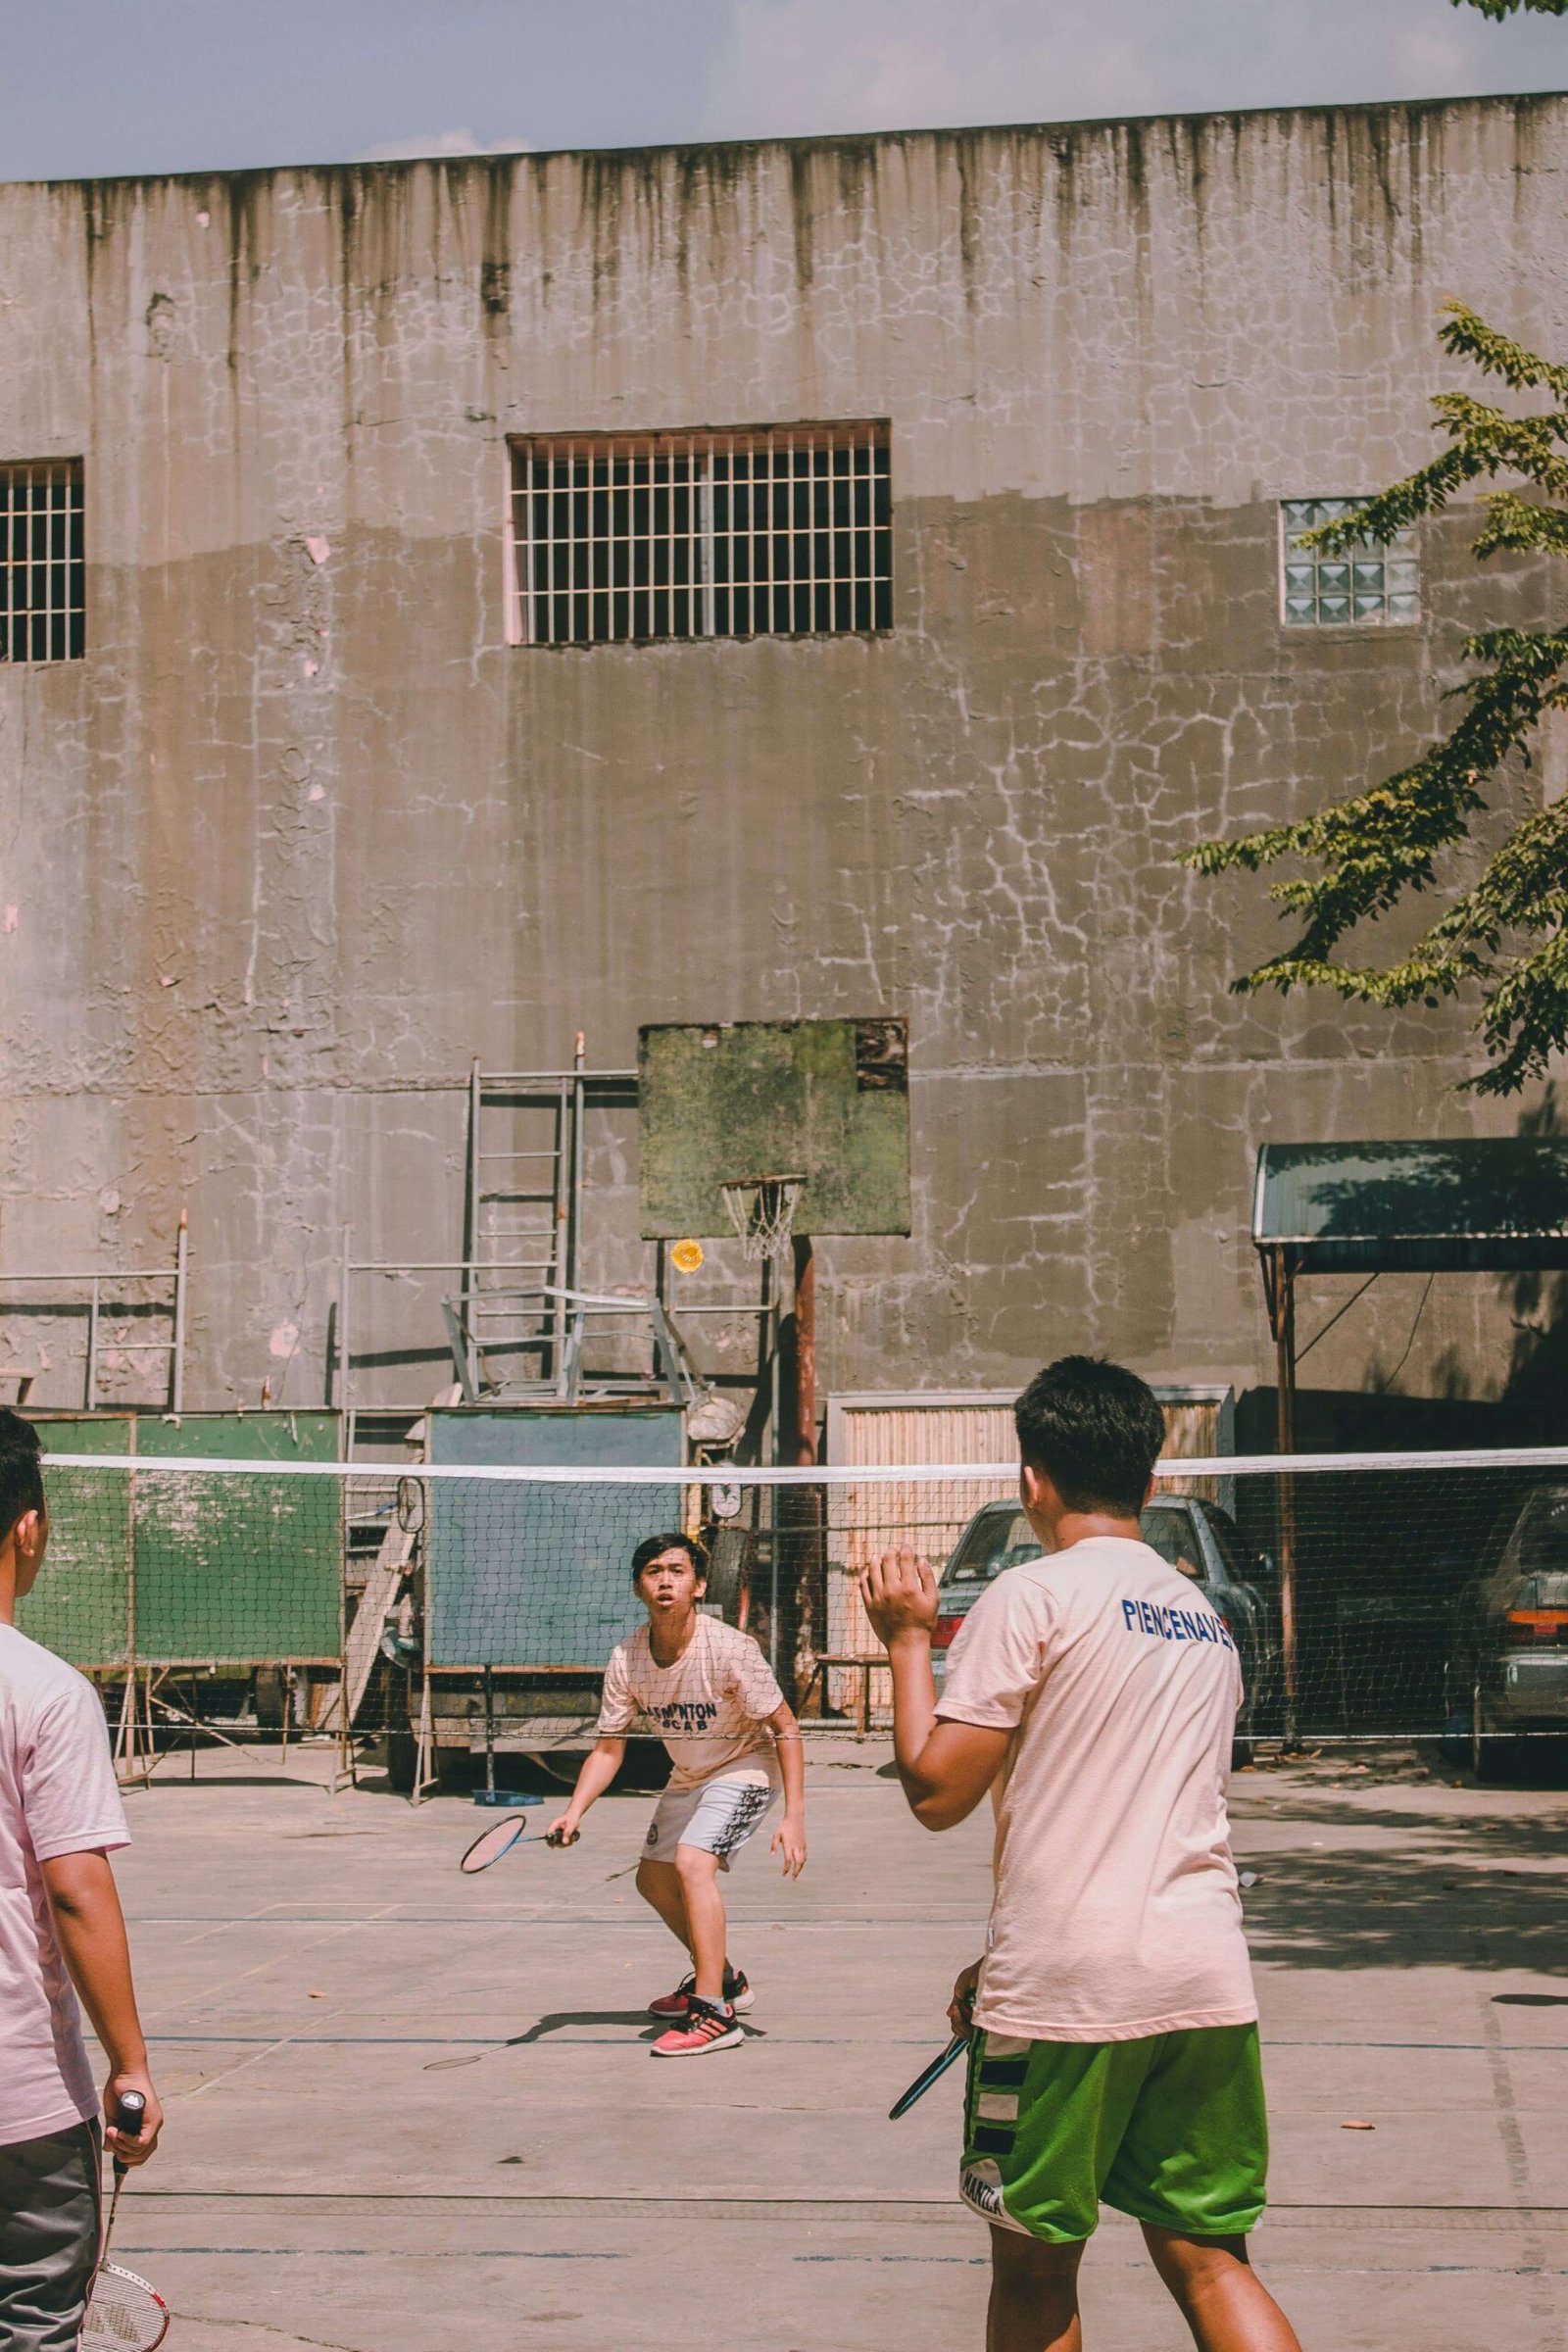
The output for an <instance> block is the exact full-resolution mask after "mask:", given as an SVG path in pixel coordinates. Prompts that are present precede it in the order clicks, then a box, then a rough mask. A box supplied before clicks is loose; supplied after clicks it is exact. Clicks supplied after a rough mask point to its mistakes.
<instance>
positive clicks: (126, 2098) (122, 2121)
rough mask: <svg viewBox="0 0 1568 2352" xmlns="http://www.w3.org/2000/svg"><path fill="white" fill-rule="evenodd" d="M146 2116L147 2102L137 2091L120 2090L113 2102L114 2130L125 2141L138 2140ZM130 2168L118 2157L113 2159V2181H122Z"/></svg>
mask: <svg viewBox="0 0 1568 2352" xmlns="http://www.w3.org/2000/svg"><path fill="white" fill-rule="evenodd" d="M146 2114H147V2101H146V2098H145V2096H144V2095H143V2093H142V2092H141V2091H139V2090H123V2091H122V2092H121V2094H120V2096H119V2098H118V2099H116V2101H115V2130H116V2131H123V2133H124V2135H125V2137H126V2138H127V2139H140V2137H141V2128H142V2124H143V2122H144V2120H145V2118H146ZM129 2170H130V2167H129V2166H128V2165H127V2164H125V2163H123V2161H122V2159H121V2158H120V2157H118V2156H117V2157H116V2158H115V2179H116V2180H123V2179H124V2178H125V2175H126V2173H127V2172H128V2171H129Z"/></svg>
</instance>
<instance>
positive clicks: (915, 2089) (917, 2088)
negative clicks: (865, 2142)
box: [888, 2034, 969, 2124]
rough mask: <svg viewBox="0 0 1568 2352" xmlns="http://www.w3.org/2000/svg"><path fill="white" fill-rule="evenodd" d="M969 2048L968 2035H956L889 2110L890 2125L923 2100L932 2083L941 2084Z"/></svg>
mask: <svg viewBox="0 0 1568 2352" xmlns="http://www.w3.org/2000/svg"><path fill="white" fill-rule="evenodd" d="M968 2047H969V2036H968V2034H955V2035H954V2036H953V2039H952V2040H951V2041H950V2042H949V2044H948V2046H947V2048H946V2049H945V2050H944V2051H943V2053H942V2055H941V2057H940V2058H933V2059H932V2061H931V2063H930V2065H929V2066H928V2067H926V2068H925V2070H924V2072H923V2073H921V2074H918V2075H916V2076H915V2078H914V2081H913V2082H911V2083H910V2084H909V2087H908V2089H907V2091H905V2092H904V2093H903V2094H902V2096H901V2097H899V2098H896V2099H895V2100H894V2102H893V2104H892V2106H891V2107H890V2108H889V2109H888V2122H889V2123H890V2124H896V2123H897V2122H898V2120H899V2118H900V2116H901V2115H907V2114H908V2112H909V2109H910V2108H911V2107H912V2106H913V2105H914V2102H915V2100H916V2099H923V2098H924V2097H925V2094H926V2092H927V2091H928V2090H929V2089H930V2087H931V2085H932V2083H933V2082H941V2080H942V2077H943V2076H944V2075H945V2074H946V2073H947V2071H948V2069H949V2067H950V2066H952V2065H953V2064H954V2063H955V2062H956V2060H957V2059H959V2058H961V2057H962V2056H963V2053H964V2051H965V2050H966V2049H967V2048H968Z"/></svg>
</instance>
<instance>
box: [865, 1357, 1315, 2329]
mask: <svg viewBox="0 0 1568 2352" xmlns="http://www.w3.org/2000/svg"><path fill="white" fill-rule="evenodd" d="M1016 1417H1017V1429H1018V1442H1019V1448H1020V1451H1021V1454H1022V1464H1021V1467H1020V1470H1019V1481H1018V1483H1019V1494H1020V1497H1021V1499H1022V1502H1023V1507H1024V1510H1025V1512H1026V1514H1027V1516H1028V1520H1029V1524H1030V1526H1031V1527H1032V1528H1033V1530H1034V1532H1035V1534H1036V1535H1037V1536H1038V1537H1039V1539H1040V1549H1041V1553H1042V1557H1041V1558H1039V1559H1037V1560H1025V1561H1024V1562H1022V1563H1021V1564H1020V1565H1019V1566H1017V1567H1014V1568H1009V1569H1006V1570H1005V1571H1004V1572H1003V1574H1002V1575H1001V1576H999V1577H998V1578H997V1579H996V1581H995V1583H994V1584H992V1585H991V1586H990V1587H989V1588H988V1589H987V1591H986V1592H985V1593H983V1594H982V1596H981V1598H980V1599H979V1600H978V1601H977V1602H976V1604H975V1606H974V1608H973V1609H971V1611H970V1612H969V1614H968V1616H967V1617H966V1618H965V1620H964V1623H963V1627H962V1630H961V1631H960V1633H959V1634H958V1637H957V1639H956V1642H955V1643H954V1645H953V1648H952V1651H951V1652H950V1655H949V1662H948V1675H947V1683H946V1687H945V1689H944V1691H943V1694H942V1698H941V1700H940V1702H939V1701H938V1700H937V1697H936V1694H935V1691H934V1688H933V1685H932V1679H931V1628H932V1624H933V1622H934V1620H935V1617H936V1614H937V1593H936V1583H935V1579H934V1578H933V1576H932V1574H931V1570H930V1569H929V1567H928V1566H927V1565H926V1563H925V1562H924V1561H923V1560H920V1561H916V1560H915V1559H914V1558H913V1556H912V1555H911V1554H910V1553H909V1552H907V1551H904V1552H890V1553H888V1554H887V1555H886V1556H885V1557H884V1558H883V1560H882V1561H881V1563H880V1564H879V1566H878V1567H876V1568H875V1569H873V1570H872V1571H871V1573H870V1575H869V1577H868V1578H867V1583H866V1604H867V1607H868V1610H869V1612H870V1617H871V1622H872V1624H873V1625H874V1626H875V1628H876V1631H877V1633H878V1634H879V1635H880V1637H881V1639H882V1640H883V1642H885V1643H886V1644H887V1649H888V1658H889V1662H890V1664H891V1666H892V1670H893V1704H894V1748H895V1753H896V1756H897V1760H898V1768H899V1777H900V1779H901V1780H902V1781H903V1784H904V1790H905V1794H906V1796H907V1799H908V1801H909V1806H910V1809H911V1811H912V1812H913V1813H914V1815H915V1817H916V1819H917V1820H919V1821H921V1822H923V1823H924V1824H925V1826H926V1828H927V1829H929V1830H946V1829H951V1828H952V1827H953V1826H954V1824H955V1823H956V1822H960V1821H963V1820H964V1819H966V1817H967V1816H968V1815H969V1814H970V1813H972V1812H973V1811H974V1809H975V1807H976V1805H978V1804H979V1802H980V1800H981V1798H982V1797H983V1796H985V1794H986V1793H987V1791H988V1790H992V1789H994V1790H995V1791H996V1808H997V1839H996V1896H995V1901H994V1904H993V1907H992V1913H991V1927H990V1933H989V1936H988V1938H987V1948H986V1954H985V1958H984V1959H983V1960H981V1961H980V1962H978V1963H977V1965H976V1966H975V1967H974V1968H972V1969H969V1970H967V1971H966V1972H965V1974H964V1975H963V1976H962V1977H960V1978H959V1980H958V1983H957V1985H956V1986H955V1987H954V1999H953V2009H952V2011H951V2012H950V2014H951V2015H952V2018H953V2022H954V2028H955V2031H956V2032H959V2033H961V2032H964V2031H966V2030H967V2029H968V2028H969V2025H970V2007H971V2002H972V2028H973V2030H972V2034H971V2044H970V2053H969V2088H968V2096H967V2102H966V2109H965V2127H964V2152H963V2161H962V2168H961V2173H960V2194H961V2195H962V2197H963V2199H964V2201H965V2203H966V2204H968V2205H969V2206H970V2207H971V2208H972V2209H973V2210H974V2211H975V2212H977V2213H979V2214H980V2215H982V2216H983V2217H984V2218H985V2220H986V2221H988V2222H989V2223H990V2225H991V2241H992V2288H991V2312H990V2324H989V2329H988V2333H987V2338H986V2341H987V2346H988V2352H1080V2346H1081V2344H1082V2341H1083V2338H1082V2334H1081V2331H1080V2327H1079V2319H1078V2289H1077V2279H1078V2265H1079V2262H1080V2260H1081V2258H1082V2255H1083V2250H1084V2245H1085V2241H1086V2240H1087V2239H1088V2237H1089V2235H1090V2233H1091V2231H1092V2230H1093V2229H1095V2227H1096V2224H1097V2222H1098V2220H1099V2209H1100V2206H1101V2204H1102V2202H1103V2203H1105V2204H1108V2205H1113V2206H1115V2207H1117V2208H1118V2209H1119V2210H1120V2211H1121V2212H1123V2213H1127V2214H1131V2215H1132V2217H1133V2219H1134V2220H1135V2221H1137V2222H1140V2223H1141V2224H1142V2225H1143V2231H1144V2238H1145V2242H1146V2244H1147V2245H1148V2248H1149V2251H1150V2254H1151V2255H1152V2259H1153V2263H1154V2267H1155V2269H1156V2270H1157V2271H1158V2273H1159V2276H1160V2278H1162V2279H1163V2280H1164V2282H1165V2285H1166V2286H1167V2287H1168V2288H1169V2289H1170V2292H1171V2294H1172V2295H1173V2296H1174V2297H1175V2299H1176V2301H1177V2303H1178V2304H1179V2306H1180V2308H1181V2311H1182V2315H1183V2317H1184V2319H1185V2320H1186V2322H1187V2325H1188V2327H1190V2329H1191V2330H1192V2334H1193V2338H1194V2341H1195V2342H1196V2343H1197V2344H1198V2345H1199V2346H1200V2348H1201V2352H1299V2344H1298V2342H1297V2338H1296V2334H1295V2332H1294V2330H1293V2329H1292V2327H1291V2325H1290V2323H1289V2321H1288V2320H1287V2319H1286V2318H1285V2315H1284V2314H1283V2312H1282V2311H1281V2310H1280V2309H1279V2307H1278V2305H1277V2304H1276V2303H1275V2302H1274V2300H1273V2299H1272V2297H1271V2296H1270V2295H1269V2294H1268V2293H1267V2291H1266V2290H1265V2288H1264V2287H1263V2286H1262V2285H1261V2284H1260V2283H1259V2281H1258V2279H1257V2278H1256V2276H1255V2275H1254V2273H1253V2272H1252V2271H1251V2269H1250V2267H1249V2264H1248V2259H1247V2232H1248V2231H1249V2230H1250V2229H1251V2228H1252V2226H1253V2224H1254V2223H1255V2222H1256V2221H1257V2219H1258V2216H1259V2215H1260V2214H1261V2212H1262V2210H1263V2184H1264V2174H1265V2170H1266V2166H1267V2155H1268V2127H1267V2120H1266V2117H1265V2114H1264V2107H1263V2085H1262V2079H1261V2076H1260V2074H1259V2071H1258V2054H1257V2025H1256V2019H1257V2003H1256V2000H1255V1998H1254V1996H1253V1992H1252V1983H1251V1971H1250V1963H1249V1959H1248V1952H1247V1945H1246V1942H1245V1940H1244V1938H1243V1935H1242V1911H1241V1898H1240V1895H1239V1893H1238V1890H1237V1880H1236V1870H1235V1866H1234V1864H1233V1863H1232V1861H1231V1854H1230V1845H1229V1825H1228V1823H1227V1820H1226V1814H1225V1795H1224V1789H1225V1775H1226V1771H1227V1769H1228V1766H1229V1762H1230V1747H1231V1737H1232V1732H1233V1729H1234V1726H1235V1720H1236V1708H1237V1702H1238V1700H1239V1698H1240V1696H1241V1675H1240V1672H1239V1669H1238V1666H1237V1659H1236V1652H1235V1649H1234V1647H1233V1645H1232V1643H1231V1640H1230V1636H1229V1635H1228V1633H1227V1632H1226V1630H1225V1627H1224V1625H1223V1624H1222V1623H1221V1621H1220V1619H1219V1618H1218V1617H1217V1616H1216V1615H1215V1614H1214V1612H1213V1610H1212V1609H1210V1608H1209V1607H1208V1606H1207V1605H1206V1604H1205V1603H1204V1602H1203V1601H1202V1599H1201V1597H1200V1596H1199V1595H1197V1594H1196V1593H1194V1591H1193V1588H1192V1585H1191V1583H1190V1582H1189V1581H1188V1580H1187V1579H1186V1578H1185V1577H1183V1576H1181V1575H1179V1574H1178V1573H1177V1571H1176V1570H1175V1569H1173V1568H1170V1567H1168V1566H1167V1565H1166V1563H1165V1562H1164V1561H1163V1560H1162V1559H1161V1558H1160V1557H1159V1554H1158V1553H1157V1552H1155V1551H1154V1550H1152V1548H1151V1547H1150V1546H1149V1545H1148V1544H1145V1543H1144V1542H1143V1541H1142V1538H1141V1536H1140V1532H1139V1514H1140V1512H1141V1511H1142V1509H1143V1506H1144V1504H1145V1503H1146V1502H1147V1501H1148V1499H1149V1495H1150V1493H1151V1490H1152V1482H1153V1470H1154V1464H1155V1462H1156V1460H1157V1459H1158V1456H1159V1451H1160V1447H1161V1446H1162V1444H1163V1441H1164V1417H1163V1415H1162V1413H1161V1411H1160V1408H1159V1404H1158V1401H1157V1399H1156V1398H1155V1397H1154V1396H1153V1394H1152V1391H1151V1390H1149V1389H1148V1388H1146V1387H1145V1385H1144V1383H1143V1382H1142V1381H1141V1380H1139V1379H1138V1378H1137V1377H1136V1375H1135V1374H1133V1373H1131V1372H1127V1371H1124V1370H1122V1368H1121V1367H1120V1366H1119V1365H1116V1364H1108V1363H1103V1362H1099V1361H1097V1360H1095V1359H1093V1358H1091V1357H1088V1356H1082V1355H1077V1356H1065V1357H1063V1358H1062V1360H1061V1361H1060V1362H1059V1363H1055V1364H1051V1365H1049V1366H1048V1367H1047V1369H1046V1370H1045V1371H1044V1372H1042V1373H1041V1374H1040V1375H1039V1377H1038V1378H1037V1379H1036V1380H1034V1381H1033V1382H1031V1384H1030V1386H1029V1387H1028V1388H1027V1389H1026V1390H1025V1391H1024V1393H1023V1395H1022V1396H1021V1397H1019V1399H1018V1403H1017V1407H1016Z"/></svg>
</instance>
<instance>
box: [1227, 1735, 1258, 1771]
mask: <svg viewBox="0 0 1568 2352" xmlns="http://www.w3.org/2000/svg"><path fill="white" fill-rule="evenodd" d="M1256 1757H1257V1742H1256V1740H1232V1741H1231V1770H1232V1772H1245V1771H1246V1770H1247V1769H1248V1767H1249V1765H1250V1764H1252V1763H1254V1762H1255V1761H1256Z"/></svg>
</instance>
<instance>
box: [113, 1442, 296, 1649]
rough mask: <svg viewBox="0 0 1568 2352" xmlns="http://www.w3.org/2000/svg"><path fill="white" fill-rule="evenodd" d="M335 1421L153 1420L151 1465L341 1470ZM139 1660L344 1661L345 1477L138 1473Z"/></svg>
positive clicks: (146, 1447) (144, 1447)
mask: <svg viewBox="0 0 1568 2352" xmlns="http://www.w3.org/2000/svg"><path fill="white" fill-rule="evenodd" d="M341 1434H342V1423H341V1420H340V1418H339V1416H338V1415H337V1414H336V1413H324V1412H320V1413H186V1414H183V1415H181V1417H180V1418H179V1419H178V1420H174V1419H172V1418H164V1417H161V1416H160V1417H155V1416H154V1415H152V1414H146V1415H144V1416H143V1417H142V1419H141V1421H140V1423H139V1425H138V1429H137V1445H136V1452H137V1455H138V1457H139V1458H140V1459H142V1460H150V1459H162V1460H172V1459H187V1460H188V1459H191V1458H198V1459H199V1458H201V1457H202V1456H206V1457H208V1458H213V1457H215V1456H217V1457H224V1456H227V1457H231V1458H235V1459H240V1460H266V1461H278V1462H329V1461H334V1460H336V1459H337V1458H338V1457H339V1451H340V1440H341ZM135 1539H136V1590H135V1606H136V1623H135V1640H136V1655H137V1657H138V1659H139V1660H141V1661H142V1662H143V1663H145V1664H148V1665H155V1664H159V1663H166V1664H172V1663H182V1662H183V1663H199V1662H201V1661H203V1660H206V1659H211V1660H213V1661H214V1662H216V1663H222V1664H239V1663H244V1662H246V1661H262V1660H267V1661H287V1660H289V1659H295V1660H306V1659H319V1658H335V1657H337V1656H338V1655H339V1652H340V1650H341V1647H342V1635H341V1610H342V1598H341V1596H342V1582H343V1535H342V1488H341V1482H340V1481H339V1480H337V1479H335V1478H297V1479H296V1478H277V1479H270V1478H267V1477H266V1476H265V1475H257V1476H254V1477H247V1478H227V1477H179V1476H177V1475H169V1474H166V1473H157V1474H149V1473H148V1472H146V1471H138V1472H137V1474H136V1529H135Z"/></svg>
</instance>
